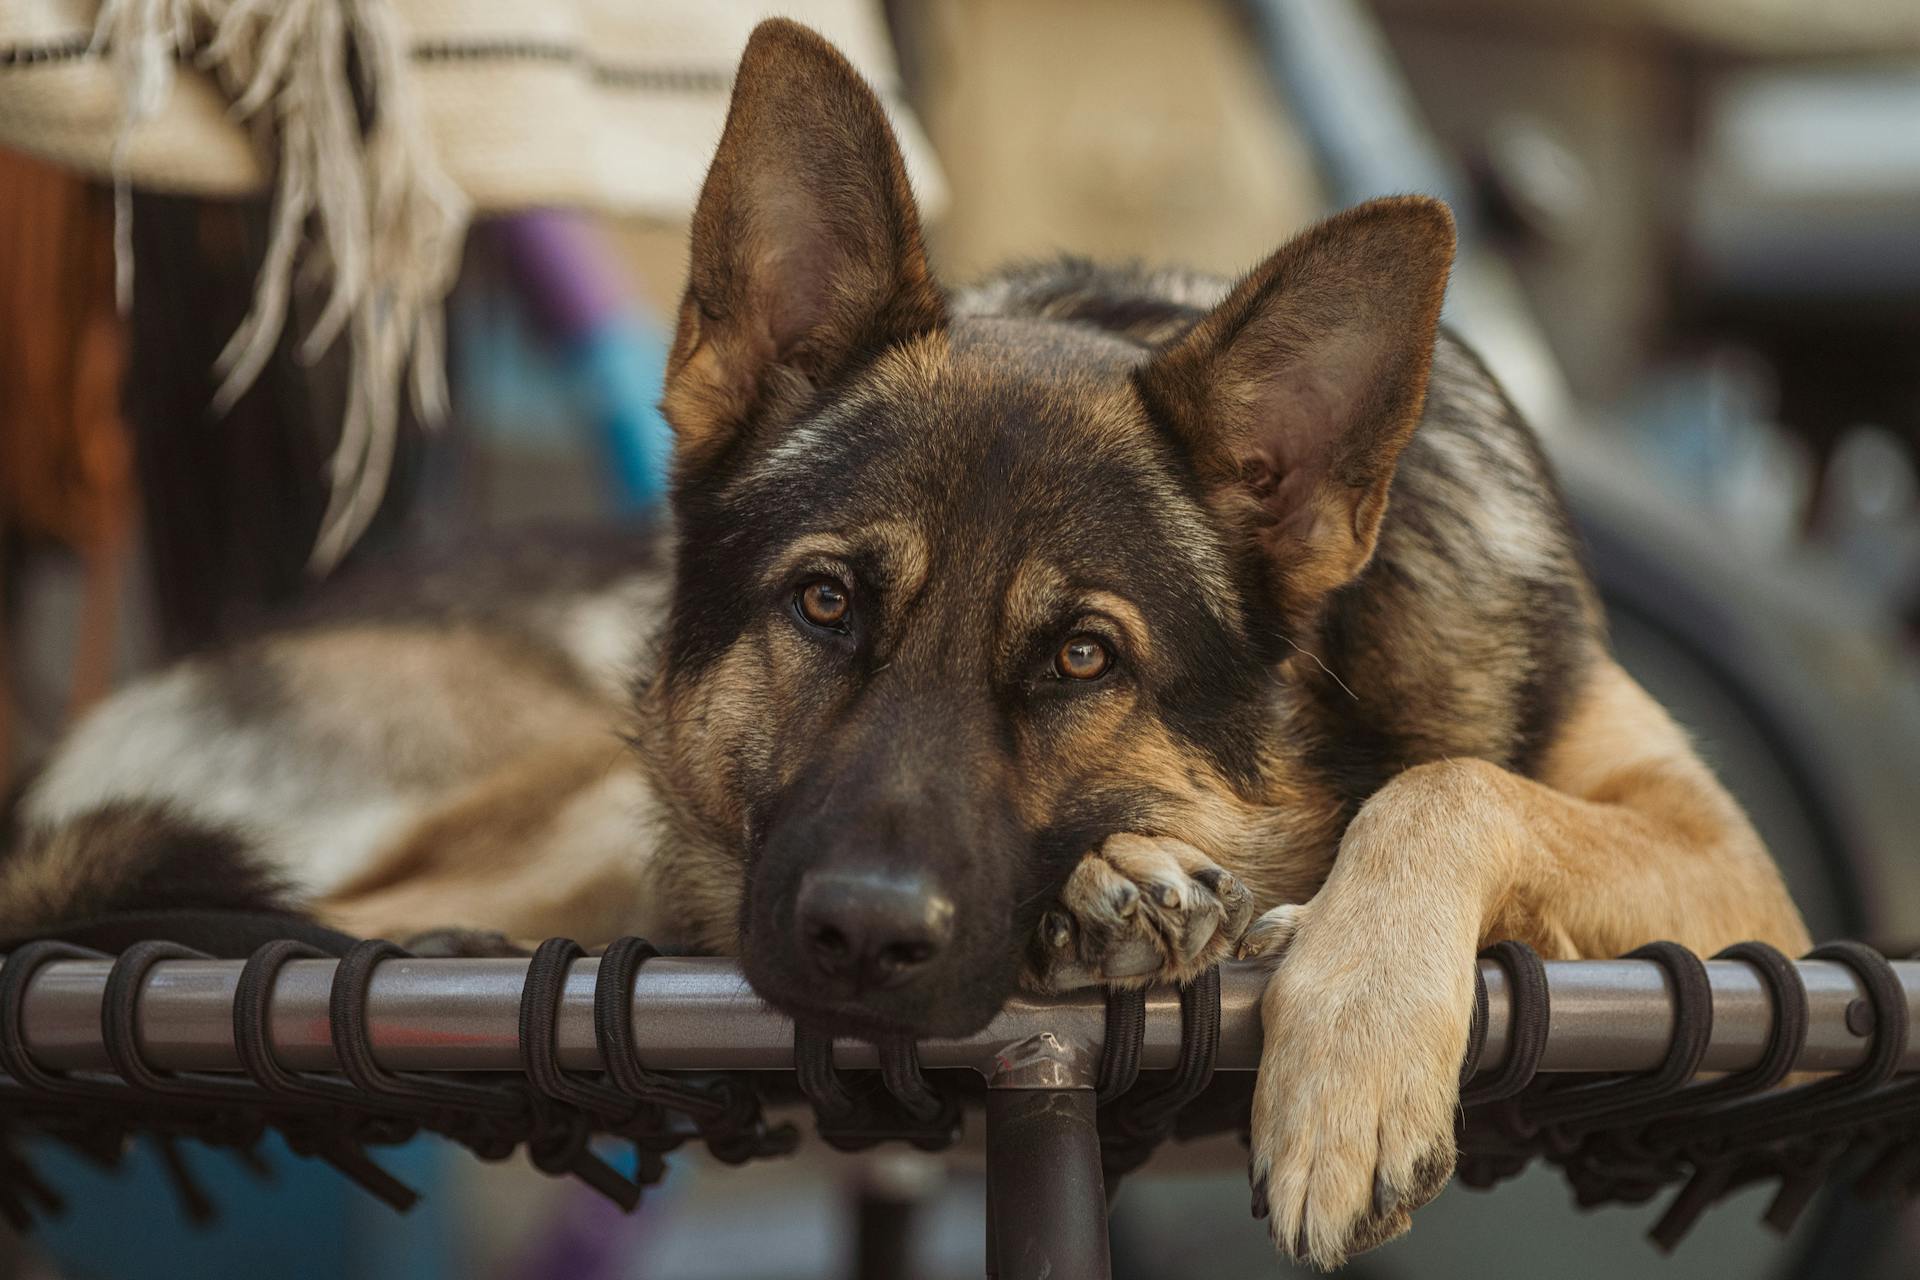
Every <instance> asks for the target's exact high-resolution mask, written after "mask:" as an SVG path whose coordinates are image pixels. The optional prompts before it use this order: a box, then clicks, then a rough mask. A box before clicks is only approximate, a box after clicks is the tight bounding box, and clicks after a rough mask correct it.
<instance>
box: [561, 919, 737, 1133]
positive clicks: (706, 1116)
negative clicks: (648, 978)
mask: <svg viewBox="0 0 1920 1280" xmlns="http://www.w3.org/2000/svg"><path fill="white" fill-rule="evenodd" d="M659 954H660V953H659V951H657V950H656V949H655V948H654V947H653V945H652V944H651V943H649V942H647V941H646V940H645V939H644V938H632V937H628V938H616V939H614V941H613V942H611V943H609V944H608V946H607V949H606V950H605V951H604V952H602V953H601V956H600V972H599V976H598V978H597V979H596V980H595V982H594V987H593V1034H594V1039H595V1040H596V1041H597V1042H598V1043H599V1046H600V1058H601V1061H602V1063H603V1064H604V1065H605V1066H606V1068H607V1074H608V1075H609V1076H611V1077H613V1081H614V1083H615V1084H617V1085H618V1086H619V1087H620V1088H621V1089H622V1090H623V1091H624V1092H626V1093H629V1094H631V1095H633V1096H634V1097H636V1098H640V1099H642V1100H644V1101H647V1102H657V1103H660V1104H661V1105H663V1106H668V1107H672V1108H673V1109H674V1110H676V1111H680V1112H684V1113H685V1114H687V1115H688V1116H691V1117H692V1118H693V1120H694V1122H695V1123H696V1124H702V1125H705V1124H712V1123H714V1122H715V1121H719V1120H722V1119H724V1118H725V1117H726V1115H727V1100H726V1099H724V1098H722V1097H720V1096H718V1095H717V1094H716V1093H714V1092H711V1091H708V1090H705V1089H700V1088H697V1087H694V1086H690V1085H687V1084H683V1083H681V1082H680V1081H677V1080H673V1079H671V1078H670V1077H667V1076H663V1075H659V1074H657V1073H655V1072H652V1071H648V1070H647V1069H646V1068H645V1067H642V1066H641V1065H640V1053H639V1047H638V1046H637V1045H636V1044H635V1042H634V1038H633V983H634V979H636V978H638V977H639V976H640V966H641V965H643V964H645V963H646V962H647V961H649V960H651V959H653V958H654V957H655V956H657V955H659Z"/></svg>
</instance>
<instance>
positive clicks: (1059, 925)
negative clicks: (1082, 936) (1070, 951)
mask: <svg viewBox="0 0 1920 1280" xmlns="http://www.w3.org/2000/svg"><path fill="white" fill-rule="evenodd" d="M1045 928H1046V938H1047V945H1048V946H1050V947H1052V948H1054V949H1055V950H1058V949H1059V948H1061V947H1064V946H1066V945H1067V944H1068V943H1069V942H1072V941H1073V926H1072V925H1071V924H1069V923H1068V921H1067V918H1066V916H1064V915H1062V914H1061V913H1060V912H1058V911H1049V912H1048V913H1047V919H1046V925H1045Z"/></svg>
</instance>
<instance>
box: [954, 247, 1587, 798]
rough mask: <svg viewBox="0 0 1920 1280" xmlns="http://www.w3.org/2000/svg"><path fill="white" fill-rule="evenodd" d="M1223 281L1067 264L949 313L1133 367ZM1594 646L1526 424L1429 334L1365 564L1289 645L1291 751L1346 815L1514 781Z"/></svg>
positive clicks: (1576, 552)
mask: <svg viewBox="0 0 1920 1280" xmlns="http://www.w3.org/2000/svg"><path fill="white" fill-rule="evenodd" d="M1229 287H1230V286H1229V283H1228V282H1226V281H1223V280H1218V279H1215V278H1212V277H1208V276H1204V275H1200V274H1196V273H1192V272H1186V271H1180V270H1146V269H1141V268H1137V267H1121V268H1110V267H1102V266H1099V265H1096V264H1093V263H1090V262H1088V261H1085V260H1083V259H1076V258H1067V259H1062V260H1059V261H1057V262H1051V263H1045V264H1039V265H1033V266H1027V267H1023V268H1020V269H1017V270H1014V271H1009V272H1007V273H1005V274H1003V275H1001V276H998V277H996V278H994V279H992V280H989V281H986V282H984V283H983V284H981V285H979V286H976V287H975V288H973V289H970V290H967V291H965V292H963V293H962V294H961V295H960V296H959V298H958V299H956V305H955V312H956V317H957V318H962V319H964V318H966V317H1002V316H1004V317H1022V318H1033V319H1040V320H1045V321H1048V322H1051V323H1052V324H1053V325H1055V326H1057V327H1058V328H1059V329H1060V330H1061V331H1062V333H1063V334H1070V333H1071V332H1072V331H1073V330H1075V329H1084V330H1090V331H1094V332H1097V333H1099V334H1101V335H1110V336H1113V337H1118V338H1121V339H1124V340H1125V341H1127V342H1129V343H1133V344H1137V345H1138V346H1139V347H1140V348H1141V354H1142V355H1143V356H1144V354H1145V352H1146V351H1148V350H1156V349H1160V348H1163V347H1165V346H1166V345H1168V344H1169V343H1172V342H1175V341H1177V340H1178V339H1179V338H1181V337H1182V336H1184V335H1185V334H1186V333H1187V332H1188V331H1189V330H1191V329H1192V328H1193V326H1194V325H1195V324H1197V323H1199V321H1200V320H1201V319H1202V318H1203V317H1204V316H1205V315H1206V314H1207V312H1208V311H1209V310H1210V309H1211V308H1213V307H1214V306H1216V305H1218V304H1219V302H1220V300H1221V299H1222V298H1223V297H1225V295H1226V293H1227V291H1228V289H1229ZM1061 340H1062V341H1066V340H1068V339H1067V338H1065V337H1063V338H1062V339H1061ZM1603 635H1604V619H1603V615H1602V612H1601V608H1600V604H1599V601H1598V598H1597V597H1596V596H1595V594H1594V592H1593V589H1592V586H1591V582H1590V579H1589V577H1588V575H1587V573H1586V569H1585V566H1584V563H1583V559H1582V554H1581V550H1580V544H1579V539H1578V535H1577V534H1576V533H1575V531H1574V530H1573V528H1572V525H1571V523H1570V521H1569V519H1568V516H1567V512H1566V507H1565V503H1564V501H1563V500H1562V498H1561V495H1560V493H1559V490H1558V487H1557V486H1556V484H1555V481H1554V479H1553V475H1552V471H1551V469H1550V467H1549V465H1548V463H1547V460H1546V458H1545V457H1544V456H1543V455H1542V453H1541V451H1540V446H1539V443H1538V441H1537V439H1536V437H1535V436H1534V433H1533V430H1532V428H1531V427H1529V426H1528V425H1527V424H1526V422H1525V421H1524V420H1522V418H1521V417H1520V415H1519V413H1518V411H1517V410H1515V409H1514V407H1513V405H1512V403H1511V402H1510V401H1509V400H1508V399H1507V397H1506V394H1505V393H1504V392H1503V391H1502V390H1501V389H1500V387H1499V384H1498V383H1497V382H1496V381H1495V380H1494V378H1493V376H1492V375H1491V374H1490V373H1489V372H1488V371H1487V369H1486V367H1485V366H1484V365H1483V364H1482V363H1481V362H1480V360H1479V358H1478V357H1476V356H1475V355H1474V354H1473V353H1472V352H1471V351H1470V350H1468V348H1467V347H1466V346H1464V345H1463V344H1462V343H1460V342H1459V341H1458V340H1457V339H1455V338H1454V337H1453V336H1451V335H1450V334H1448V333H1446V332H1445V331H1442V333H1441V335H1440V339H1439V342H1438V344H1437V346H1436V349H1435V352H1434V360H1433V369H1432V375H1431V378H1430V380H1429V383H1428V389H1427V397H1426V405H1425V409H1424V412H1423V414H1422V417H1421V420H1420V426H1419V428H1418V429H1417V430H1416V431H1415V432H1414V435H1413V437H1412V439H1411V441H1410V442H1409V443H1408V445H1407V447H1406V451H1405V452H1404V453H1403V454H1402V455H1401V460H1400V466H1399V470H1398V472H1397V473H1396V474H1395V477H1394V482H1393V487H1392V490H1391V496H1390V498H1389V501H1388V504H1387V510H1386V518H1385V521H1384V523H1383V525H1382V527H1381V531H1380V538H1379V543H1378V545H1377V547H1376V549H1375V551H1374V556H1373V559H1372V561H1371V563H1370V564H1369V565H1368V567H1367V569H1366V570H1365V571H1364V572H1363V573H1362V574H1361V576H1360V578H1359V579H1358V580H1357V581H1355V582H1354V583H1352V584H1350V585H1349V586H1347V587H1345V588H1343V589H1342V590H1341V591H1339V592H1337V593H1336V594H1335V595H1334V596H1333V598H1332V600H1331V602H1330V606H1329V608H1328V610H1327V613H1326V616H1325V618H1324V620H1323V622H1322V624H1321V630H1320V634H1319V635H1318V636H1317V637H1314V638H1313V640H1311V641H1305V640H1303V643H1311V644H1313V645H1314V648H1313V652H1312V654H1311V660H1312V662H1311V665H1312V666H1313V667H1314V668H1315V670H1316V671H1317V672H1318V674H1319V676H1320V677H1321V679H1320V680H1319V681H1318V682H1317V693H1318V695H1319V696H1318V697H1317V698H1316V699H1315V701H1316V702H1317V704H1318V705H1317V707H1316V709H1315V712H1314V714H1313V715H1312V716H1311V717H1310V720H1311V727H1310V728H1309V729H1308V736H1309V738H1310V741H1309V742H1306V743H1303V744H1302V746H1303V747H1304V748H1305V751H1304V754H1305V755H1306V756H1307V758H1309V759H1310V760H1312V761H1313V763H1315V764H1316V765H1317V766H1318V767H1319V768H1321V769H1323V770H1325V771H1326V772H1327V773H1328V774H1330V775H1331V776H1332V777H1333V778H1334V779H1335V781H1336V783H1337V785H1338V788H1339V790H1340V791H1341V792H1342V793H1343V795H1344V796H1345V797H1346V799H1347V802H1348V803H1349V804H1350V805H1351V804H1357V803H1358V802H1359V801H1360V800H1362V799H1364V798H1365V797H1366V796H1368V795H1370V794H1372V793H1373V792H1374V791H1375V790H1377V789H1378V788H1379V787H1380V785H1381V784H1382V783H1384V782H1385V781H1386V779H1387V778H1388V777H1390V776H1392V775H1393V774H1394V773H1397V772H1399V771H1400V770H1401V769H1404V768H1406V767H1408V766H1409V765H1412V764H1416V763H1419V762H1421V761H1424V760H1437V759H1444V758H1447V757H1450V756H1470V757H1474V758H1477V759H1483V760H1491V761H1494V762H1495V763H1498V764H1500V765H1502V766H1504V767H1507V768H1510V769H1513V770H1515V771H1516V772H1519V773H1523V774H1531V773H1533V772H1534V770H1535V768H1536V767H1537V765H1538V763H1539V759H1540V753H1541V752H1542V750H1543V749H1544V747H1545V745H1546V744H1547V742H1548V741H1549V740H1550V739H1551V736H1552V733H1553V731H1554V729H1555V727H1556V726H1557V725H1558V724H1559V722H1560V720H1561V719H1562V717H1563V716H1564V715H1565V714H1566V711H1567V708H1568V704H1569V701H1570V699H1571V697H1572V696H1573V694H1574V692H1575V691H1576V689H1577V686H1578V684H1579V682H1580V679H1581V676H1582V674H1583V673H1584V672H1585V671H1586V670H1587V668H1588V667H1589V666H1590V665H1591V663H1592V662H1593V661H1594V660H1595V659H1596V658H1597V657H1599V656H1601V654H1602V653H1603V651H1604V642H1603Z"/></svg>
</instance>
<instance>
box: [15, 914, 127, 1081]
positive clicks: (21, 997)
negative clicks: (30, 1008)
mask: <svg viewBox="0 0 1920 1280" xmlns="http://www.w3.org/2000/svg"><path fill="white" fill-rule="evenodd" d="M109 958H110V957H108V956H104V955H102V954H101V953H100V952H98V951H91V950H88V949H87V948H85V947H76V946H73V945H71V944H69V943H65V942H55V941H51V940H46V941H39V942H28V943H24V944H22V945H21V946H19V947H16V948H15V949H14V950H13V951H11V952H9V953H8V955H7V962H6V964H4V965H0V1070H4V1071H5V1072H6V1074H7V1075H8V1076H10V1077H12V1078H13V1080H14V1081H15V1082H16V1083H18V1084H19V1085H20V1087H21V1088H23V1089H27V1090H30V1091H32V1092H36V1093H43V1094H48V1095H51V1096H54V1097H64V1098H100V1097H118V1096H122V1095H124V1093H125V1087H124V1086H123V1085H121V1084H119V1083H117V1082H114V1081H106V1080H76V1079H74V1078H72V1077H70V1076H66V1075H62V1074H61V1073H59V1072H56V1071H48V1070H46V1069H45V1068H43V1067H41V1066H40V1064H39V1063H37V1062H35V1061H34V1060H33V1055H32V1054H31V1053H29V1052H27V1036H26V999H27V987H28V985H29V984H30V983H31V982H32V981H33V978H34V975H35V974H37V973H39V972H40V970H41V969H44V968H45V967H46V966H47V965H49V964H52V963H54V962H55V961H58V960H106V959H109Z"/></svg>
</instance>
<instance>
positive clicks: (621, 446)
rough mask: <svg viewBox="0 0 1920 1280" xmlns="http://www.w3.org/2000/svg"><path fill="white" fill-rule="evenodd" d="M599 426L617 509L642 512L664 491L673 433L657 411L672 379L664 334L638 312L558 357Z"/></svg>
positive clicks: (614, 320) (598, 329)
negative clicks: (661, 396)
mask: <svg viewBox="0 0 1920 1280" xmlns="http://www.w3.org/2000/svg"><path fill="white" fill-rule="evenodd" d="M561 358H562V361H563V367H565V368H566V369H567V370H568V371H569V372H571V374H572V375H573V380H574V381H575V384H576V385H577V386H578V387H579V388H580V390H581V393H582V395H583V397H584V398H585V399H586V402H587V408H588V411H589V413H590V414H591V417H592V420H593V422H594V423H595V425H596V426H597V427H598V428H599V432H600V446H601V449H602V450H603V451H604V454H605V460H606V462H607V465H608V468H609V471H610V478H611V480H612V482H613V485H614V495H613V498H614V504H615V508H616V509H617V510H619V511H621V512H633V511H638V510H641V509H643V508H645V507H647V506H650V505H651V504H653V503H655V502H658V501H659V500H660V498H661V497H663V496H664V495H665V493H666V490H667V474H668V464H669V459H670V457H671V455H672V435H671V432H670V431H669V429H668V427H667V423H666V419H664V418H662V417H661V416H660V410H659V409H658V408H656V407H655V405H656V402H657V401H658V400H659V398H660V388H661V386H662V384H663V383H664V382H665V381H666V376H667V346H666V342H665V340H664V338H663V337H662V335H661V334H660V333H659V332H658V331H657V330H655V329H654V328H653V326H652V325H650V324H649V323H647V322H646V321H645V320H644V319H642V318H641V317H640V316H639V315H638V314H637V313H635V312H631V311H628V312H622V313H620V314H617V315H614V316H611V317H609V318H608V319H606V320H605V321H604V322H602V323H601V324H598V325H596V326H594V327H593V328H592V329H589V330H587V331H586V332H585V333H583V334H581V335H580V337H579V338H578V339H577V340H576V341H575V342H574V343H573V344H572V346H571V347H570V348H569V349H567V350H565V351H563V352H562V353H561Z"/></svg>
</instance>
